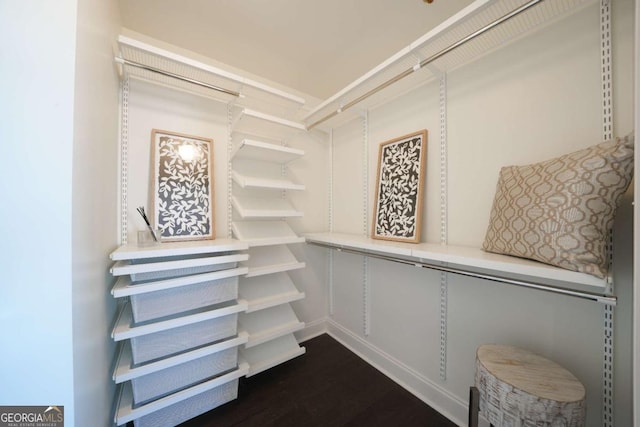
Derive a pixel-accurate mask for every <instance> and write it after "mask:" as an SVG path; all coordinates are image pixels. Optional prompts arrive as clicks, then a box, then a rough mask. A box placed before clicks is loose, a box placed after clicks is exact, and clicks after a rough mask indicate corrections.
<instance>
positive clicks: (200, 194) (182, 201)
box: [150, 129, 216, 242]
mask: <svg viewBox="0 0 640 427" xmlns="http://www.w3.org/2000/svg"><path fill="white" fill-rule="evenodd" d="M151 163H152V165H151V209H150V214H151V218H152V219H151V221H152V222H153V224H154V226H155V228H156V229H159V230H161V236H160V240H161V241H163V242H167V241H181V240H199V239H215V237H216V233H215V222H214V206H213V203H214V186H213V184H214V180H213V140H212V139H208V138H201V137H197V136H191V135H185V134H181V133H176V132H168V131H163V130H158V129H153V130H152V131H151Z"/></svg>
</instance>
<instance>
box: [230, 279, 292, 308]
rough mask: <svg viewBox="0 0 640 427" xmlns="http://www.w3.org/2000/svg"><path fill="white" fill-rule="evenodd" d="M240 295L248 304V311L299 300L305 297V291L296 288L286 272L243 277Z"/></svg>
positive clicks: (239, 290)
mask: <svg viewBox="0 0 640 427" xmlns="http://www.w3.org/2000/svg"><path fill="white" fill-rule="evenodd" d="M238 295H239V298H241V300H242V301H243V302H244V303H245V304H246V305H247V308H246V310H245V311H246V312H247V313H251V312H254V311H258V310H264V309H266V308H270V307H275V306H277V305H281V304H286V303H289V302H292V301H297V300H300V299H303V298H304V297H305V294H304V292H300V291H299V290H298V288H296V285H294V284H293V282H292V281H291V278H290V277H289V275H288V274H286V273H276V274H271V275H268V276H264V277H246V278H242V279H240V286H239V289H238Z"/></svg>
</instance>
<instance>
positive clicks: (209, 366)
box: [111, 239, 249, 427]
mask: <svg viewBox="0 0 640 427" xmlns="http://www.w3.org/2000/svg"><path fill="white" fill-rule="evenodd" d="M247 248H248V247H247V244H246V243H242V242H239V241H237V240H233V239H218V240H210V241H193V242H176V243H162V244H158V245H154V246H148V247H138V246H136V245H135V244H133V245H125V246H122V247H120V248H118V249H117V250H116V251H114V252H113V253H112V254H111V259H112V260H113V261H115V264H114V265H113V267H112V268H111V273H112V274H113V275H114V276H117V277H118V280H117V282H116V284H115V286H114V287H113V289H112V294H113V296H114V297H115V298H118V300H119V302H121V304H120V307H121V309H120V311H119V315H118V318H117V319H116V323H115V326H114V328H113V332H112V337H113V339H114V340H115V341H117V342H119V343H120V346H119V354H118V358H117V362H116V366H115V370H114V373H113V378H114V381H115V382H116V383H117V384H119V396H118V401H117V408H116V414H115V421H116V424H117V425H123V424H126V423H127V422H130V421H133V422H134V425H135V426H136V427H150V426H153V427H160V426H174V425H176V424H179V423H181V422H184V421H186V420H188V419H190V418H193V417H195V416H197V415H200V414H202V413H204V412H207V411H209V410H211V409H213V408H215V407H217V406H220V405H222V404H223V403H226V402H228V401H230V400H233V399H235V398H236V397H237V394H238V378H239V377H241V376H245V375H246V374H247V372H248V369H249V367H248V365H247V364H246V363H240V364H239V363H238V346H240V345H242V344H244V343H246V342H247V340H248V336H247V334H246V333H240V334H238V330H237V325H238V313H240V312H244V311H246V309H247V303H246V302H244V301H238V300H237V297H238V276H240V275H244V274H246V273H247V267H239V266H238V263H239V262H241V261H246V260H247V259H248V255H247V254H246V253H243V252H241V251H246V250H247Z"/></svg>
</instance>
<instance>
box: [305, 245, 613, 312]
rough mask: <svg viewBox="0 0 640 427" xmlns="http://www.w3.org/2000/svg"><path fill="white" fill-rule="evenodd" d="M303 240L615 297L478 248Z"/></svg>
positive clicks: (593, 280)
mask: <svg viewBox="0 0 640 427" xmlns="http://www.w3.org/2000/svg"><path fill="white" fill-rule="evenodd" d="M305 238H306V240H307V242H308V243H312V244H316V245H320V246H325V247H328V248H332V249H336V250H338V251H341V250H342V251H351V250H353V251H355V252H358V253H360V254H362V255H365V256H367V255H369V256H378V255H382V256H383V257H386V258H388V259H390V260H392V261H394V260H396V261H400V262H404V263H407V264H412V263H415V265H416V266H419V267H420V266H425V267H427V268H429V266H432V268H436V269H437V268H438V267H443V268H449V267H451V268H453V269H455V270H456V271H453V272H454V273H459V274H465V273H466V272H468V273H473V274H478V276H480V278H487V279H489V280H495V281H504V282H505V283H510V282H509V280H511V279H513V282H515V283H514V284H518V285H522V286H527V285H531V286H529V287H532V288H536V289H540V290H545V291H550V292H557V293H564V294H567V295H572V296H578V297H583V298H587V299H593V300H596V301H599V302H603V303H607V304H615V297H613V296H608V295H605V294H604V291H605V289H606V287H607V283H606V281H605V280H602V279H599V278H597V277H595V276H591V275H588V274H584V273H578V272H574V271H569V270H565V269H562V268H558V267H554V266H551V265H547V264H543V263H540V262H536V261H531V260H527V259H522V258H517V257H512V256H508V255H499V254H494V253H488V252H484V251H482V250H481V249H479V248H472V247H465V246H453V245H440V244H433V243H422V244H415V245H414V244H410V243H396V242H388V241H385V240H374V239H370V238H367V237H364V236H359V235H352V234H341V233H315V234H308V235H306V236H305ZM423 264H426V265H423ZM445 271H446V270H445ZM470 275H471V274H470ZM482 276H485V277H482ZM502 279H506V280H502ZM583 289H587V291H584V290H583ZM594 289H595V291H594Z"/></svg>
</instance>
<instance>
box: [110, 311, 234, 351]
mask: <svg viewBox="0 0 640 427" xmlns="http://www.w3.org/2000/svg"><path fill="white" fill-rule="evenodd" d="M246 310H247V303H246V302H244V301H231V302H226V303H221V304H217V305H216V306H213V307H210V308H207V309H206V310H204V311H196V312H195V313H190V314H186V315H180V316H177V317H171V318H168V319H163V320H159V321H155V322H151V323H143V324H140V325H136V324H135V322H134V321H133V313H132V312H131V304H129V303H126V304H124V306H123V307H122V310H121V311H120V313H119V315H118V318H117V319H116V323H115V326H114V327H113V331H112V332H111V337H112V338H113V340H114V341H122V340H126V339H130V338H135V337H139V336H142V335H147V334H152V333H155V332H160V331H166V330H167V329H173V328H178V327H180V326H185V325H191V324H193V323H197V322H202V321H205V320H210V319H216V318H218V317H222V316H227V315H229V314H234V313H240V312H242V311H246Z"/></svg>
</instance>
